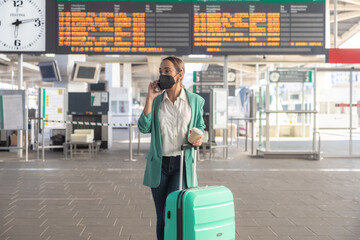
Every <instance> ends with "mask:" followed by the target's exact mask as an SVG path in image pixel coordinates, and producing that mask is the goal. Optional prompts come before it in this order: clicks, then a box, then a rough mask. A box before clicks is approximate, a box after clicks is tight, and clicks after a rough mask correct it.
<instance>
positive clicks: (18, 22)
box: [11, 19, 21, 26]
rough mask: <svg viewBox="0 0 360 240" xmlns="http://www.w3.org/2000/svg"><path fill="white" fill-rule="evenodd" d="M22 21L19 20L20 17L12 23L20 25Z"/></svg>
mask: <svg viewBox="0 0 360 240" xmlns="http://www.w3.org/2000/svg"><path fill="white" fill-rule="evenodd" d="M20 23H21V21H19V19H16V21H15V22H13V23H11V24H12V25H15V26H19V25H20Z"/></svg>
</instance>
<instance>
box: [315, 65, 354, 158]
mask: <svg viewBox="0 0 360 240" xmlns="http://www.w3.org/2000/svg"><path fill="white" fill-rule="evenodd" d="M330 71H331V70H330ZM330 71H329V72H321V73H320V74H318V77H317V79H318V80H319V82H318V85H317V86H318V97H317V98H318V109H317V110H318V111H319V113H318V127H319V132H320V135H321V151H322V152H323V153H324V157H340V156H349V155H350V151H349V150H350V142H349V141H350V120H352V125H353V128H354V126H356V127H357V126H358V122H357V121H356V119H355V118H353V117H352V116H354V114H356V111H353V113H352V115H350V72H348V71H343V72H340V71H333V72H330ZM353 110H354V108H353Z"/></svg>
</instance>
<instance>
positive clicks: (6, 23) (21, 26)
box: [0, 0, 46, 52]
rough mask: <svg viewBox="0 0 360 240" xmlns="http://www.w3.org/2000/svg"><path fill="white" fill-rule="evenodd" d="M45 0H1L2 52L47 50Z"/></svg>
mask: <svg viewBox="0 0 360 240" xmlns="http://www.w3.org/2000/svg"><path fill="white" fill-rule="evenodd" d="M45 2H46V1H45V0H0V52H44V51H45V50H46V38H45V37H46V22H45V20H46V15H45V14H46V13H45V10H46V9H45Z"/></svg>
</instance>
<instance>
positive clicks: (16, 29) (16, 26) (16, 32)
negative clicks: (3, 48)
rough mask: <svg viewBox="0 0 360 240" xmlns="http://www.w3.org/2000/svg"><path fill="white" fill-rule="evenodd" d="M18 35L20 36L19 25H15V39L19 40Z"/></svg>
mask: <svg viewBox="0 0 360 240" xmlns="http://www.w3.org/2000/svg"><path fill="white" fill-rule="evenodd" d="M18 34H19V25H15V32H14V37H15V38H17V36H18Z"/></svg>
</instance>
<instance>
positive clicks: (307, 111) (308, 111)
mask: <svg viewBox="0 0 360 240" xmlns="http://www.w3.org/2000/svg"><path fill="white" fill-rule="evenodd" d="M265 113H318V111H314V110H287V111H284V110H282V111H276V110H270V111H265Z"/></svg>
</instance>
